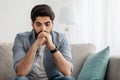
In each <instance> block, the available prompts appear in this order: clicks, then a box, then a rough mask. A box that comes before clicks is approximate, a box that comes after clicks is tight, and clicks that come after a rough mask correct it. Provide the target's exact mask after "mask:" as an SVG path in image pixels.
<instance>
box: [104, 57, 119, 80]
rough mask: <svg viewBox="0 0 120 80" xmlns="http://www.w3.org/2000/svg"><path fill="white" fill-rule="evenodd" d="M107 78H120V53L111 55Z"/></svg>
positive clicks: (107, 79)
mask: <svg viewBox="0 0 120 80" xmlns="http://www.w3.org/2000/svg"><path fill="white" fill-rule="evenodd" d="M105 80H120V55H114V56H113V55H112V56H110V60H109V63H108V68H107V72H106V79H105Z"/></svg>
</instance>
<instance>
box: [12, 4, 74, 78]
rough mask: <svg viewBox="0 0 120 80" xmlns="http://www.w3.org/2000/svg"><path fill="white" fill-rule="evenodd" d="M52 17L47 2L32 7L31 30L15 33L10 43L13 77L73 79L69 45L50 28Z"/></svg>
mask: <svg viewBox="0 0 120 80" xmlns="http://www.w3.org/2000/svg"><path fill="white" fill-rule="evenodd" d="M54 18H55V15H54V12H53V11H52V9H51V7H50V6H48V5H46V4H42V5H36V6H35V7H34V8H33V9H32V11H31V20H32V27H33V30H32V31H31V32H24V33H19V34H17V36H16V38H15V42H14V46H13V60H14V69H15V71H16V78H15V80H74V78H73V77H72V76H71V74H72V66H73V65H72V58H71V50H70V45H69V44H68V41H67V39H66V37H65V35H63V34H61V33H58V32H56V31H53V24H54V23H53V20H54Z"/></svg>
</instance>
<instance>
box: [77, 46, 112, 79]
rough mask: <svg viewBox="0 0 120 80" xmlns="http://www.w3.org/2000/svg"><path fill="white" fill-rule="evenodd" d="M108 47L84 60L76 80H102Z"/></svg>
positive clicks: (106, 62) (107, 58)
mask: <svg viewBox="0 0 120 80" xmlns="http://www.w3.org/2000/svg"><path fill="white" fill-rule="evenodd" d="M109 52H110V49H109V46H108V47H107V48H105V49H104V50H102V51H100V52H98V53H95V54H91V55H89V56H88V58H87V59H86V61H85V63H84V65H83V67H82V70H81V72H80V73H79V76H78V79H77V80H104V77H105V73H106V69H107V64H108V61H109Z"/></svg>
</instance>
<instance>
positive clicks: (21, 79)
mask: <svg viewBox="0 0 120 80" xmlns="http://www.w3.org/2000/svg"><path fill="white" fill-rule="evenodd" d="M15 80H29V79H28V78H27V77H18V76H17V77H16V78H15Z"/></svg>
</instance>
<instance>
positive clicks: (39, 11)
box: [31, 4, 55, 22]
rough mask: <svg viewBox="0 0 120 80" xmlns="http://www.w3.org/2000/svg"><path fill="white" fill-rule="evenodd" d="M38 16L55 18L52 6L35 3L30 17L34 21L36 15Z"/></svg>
mask: <svg viewBox="0 0 120 80" xmlns="http://www.w3.org/2000/svg"><path fill="white" fill-rule="evenodd" d="M38 16H49V17H50V19H51V20H52V21H53V20H54V18H55V14H54V12H53V10H52V8H51V7H50V6H48V5H46V4H41V5H36V6H35V7H34V8H33V9H32V11H31V19H32V21H33V22H34V21H35V19H36V17H38Z"/></svg>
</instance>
